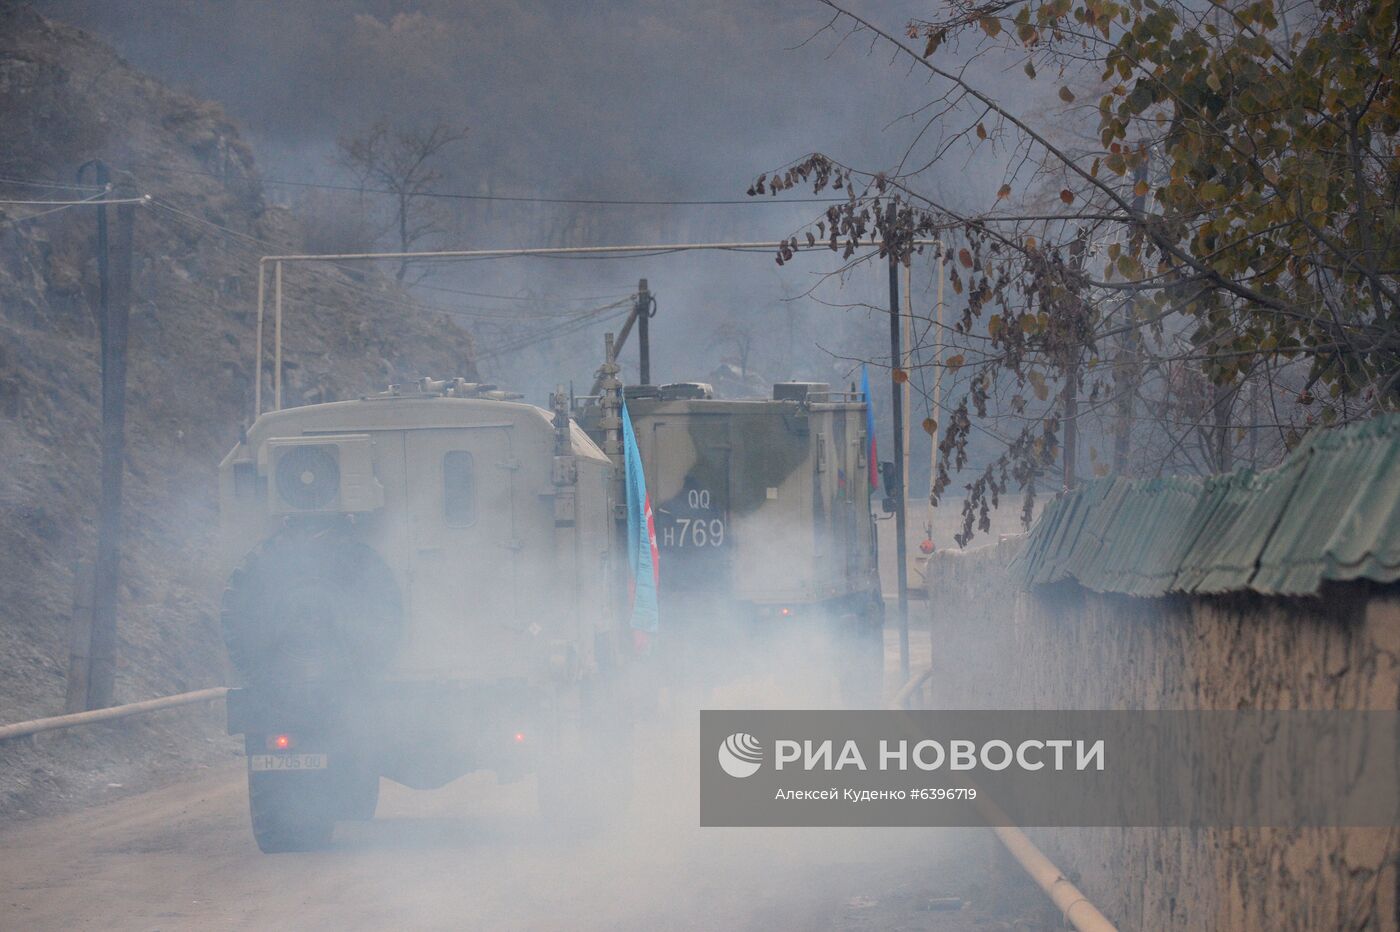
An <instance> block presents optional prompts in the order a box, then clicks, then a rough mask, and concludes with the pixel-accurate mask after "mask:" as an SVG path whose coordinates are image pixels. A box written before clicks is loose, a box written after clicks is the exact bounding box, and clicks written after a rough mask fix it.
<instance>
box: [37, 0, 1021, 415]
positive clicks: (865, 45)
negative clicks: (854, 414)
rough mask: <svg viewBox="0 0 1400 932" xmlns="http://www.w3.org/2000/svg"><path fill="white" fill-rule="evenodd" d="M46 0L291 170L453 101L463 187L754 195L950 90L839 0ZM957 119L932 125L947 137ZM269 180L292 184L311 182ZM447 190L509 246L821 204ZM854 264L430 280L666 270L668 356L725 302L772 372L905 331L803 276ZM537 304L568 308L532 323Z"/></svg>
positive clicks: (611, 277) (499, 284) (648, 232)
mask: <svg viewBox="0 0 1400 932" xmlns="http://www.w3.org/2000/svg"><path fill="white" fill-rule="evenodd" d="M36 5H37V6H38V8H39V9H40V10H41V11H42V12H44V13H46V14H47V15H50V16H52V17H55V18H58V19H62V20H65V21H68V22H71V23H73V24H75V25H78V26H81V27H83V28H87V29H89V30H91V31H93V32H95V33H97V34H99V35H101V36H103V37H104V38H106V39H107V40H108V41H110V42H112V43H113V44H114V45H115V46H116V48H117V49H118V51H119V52H120V53H121V54H122V55H123V56H125V57H126V58H127V59H128V60H129V61H131V62H132V63H133V64H134V65H136V66H137V67H139V68H141V69H143V70H146V71H148V72H151V73H152V74H155V75H156V76H158V77H160V78H162V79H163V80H165V81H167V82H169V83H171V84H173V85H175V86H177V87H180V88H183V89H187V90H189V91H191V92H193V93H195V94H197V95H199V96H201V97H206V98H209V99H212V100H216V101H219V102H220V103H222V104H223V105H224V106H225V107H226V109H227V110H228V111H229V112H230V113H231V114H232V115H233V116H234V117H235V118H236V119H237V120H238V121H239V122H240V123H241V124H242V125H243V126H244V127H246V132H247V135H248V137H249V139H250V141H251V142H252V143H253V145H254V147H255V150H256V152H257V154H258V159H259V164H260V166H261V170H262V172H263V174H264V176H265V177H268V178H272V179H284V180H320V181H331V180H338V181H345V180H347V176H346V175H345V174H344V173H343V170H341V169H338V168H337V167H336V166H335V165H334V163H333V160H332V155H333V153H334V150H335V141H336V139H337V137H339V136H344V135H348V134H353V133H355V132H357V131H358V130H359V129H361V128H362V127H364V126H365V125H366V124H368V123H370V122H371V121H373V120H375V119H378V118H388V119H390V120H392V121H396V122H412V121H414V120H421V119H432V118H436V117H442V118H444V119H447V120H449V121H451V122H453V123H456V124H461V125H466V126H469V127H470V132H469V136H468V139H467V142H466V143H465V144H464V145H463V146H462V147H461V148H460V149H458V150H457V151H455V152H454V153H453V155H452V157H451V158H450V159H449V160H448V162H447V165H446V169H447V177H445V178H444V179H443V180H442V182H441V183H440V187H441V188H442V189H444V190H451V191H458V192H467V193H492V194H498V195H499V194H515V195H519V194H526V195H536V196H538V195H543V196H562V197H585V198H617V197H631V198H661V199H699V200H712V199H734V198H742V197H743V193H744V190H745V188H747V187H748V185H749V183H750V182H751V181H752V179H753V178H754V177H755V176H756V175H757V174H758V173H759V172H762V171H765V170H769V169H772V168H775V167H779V166H781V165H783V164H785V163H787V162H789V161H791V160H793V159H795V158H798V157H800V156H802V155H804V154H806V153H808V152H811V151H813V150H821V151H824V152H826V153H828V154H831V155H833V156H835V157H837V158H839V159H841V160H843V161H845V162H847V163H850V164H853V165H856V166H858V167H862V168H869V169H873V170H878V169H883V168H888V167H890V166H892V165H893V164H894V163H895V162H896V161H897V160H898V158H899V156H900V155H901V154H902V153H903V151H904V149H905V147H906V146H907V145H908V143H909V140H910V139H911V138H912V136H913V135H914V132H915V129H916V127H915V124H914V123H913V122H912V121H911V120H909V119H901V117H902V116H904V115H906V114H908V113H909V112H910V111H912V110H914V109H916V108H917V107H919V106H920V105H922V104H923V103H925V102H926V101H927V100H928V99H929V98H930V97H931V96H933V95H934V93H935V91H934V90H932V89H931V87H930V85H929V84H928V82H927V80H926V79H925V78H924V76H923V75H922V74H920V73H917V72H915V71H911V70H910V68H909V67H908V65H907V63H905V64H891V59H892V56H891V55H890V53H889V51H888V50H887V49H885V48H881V47H877V46H873V45H872V41H871V37H870V36H869V35H868V34H866V35H863V36H854V37H846V38H842V37H843V36H844V35H845V32H846V29H845V28H844V27H843V28H841V29H840V30H839V31H826V32H824V33H821V34H817V33H819V32H820V31H821V29H822V27H823V25H824V24H825V23H826V22H827V21H828V20H829V19H830V18H831V17H830V13H829V11H828V10H827V9H826V8H825V7H823V6H821V5H820V4H818V3H815V2H805V0H792V2H780V3H768V4H755V3H751V2H741V0H716V2H706V3H693V2H668V3H655V2H652V3H648V2H635V0H623V2H616V3H610V4H579V3H573V2H560V0H546V2H534V3H513V2H508V0H476V2H471V3H461V2H445V0H425V2H419V3H392V2H387V0H335V2H332V0H307V2H297V3H270V2H261V0H221V2H214V0H142V2H139V3H138V2H111V0H44V2H39V3H37V4H36ZM853 8H855V9H858V10H859V11H860V12H861V13H862V14H863V15H866V16H868V17H869V18H871V19H873V20H875V21H878V22H879V23H881V24H882V25H884V26H885V27H886V28H889V29H890V30H891V31H894V32H896V33H898V32H899V31H900V29H901V28H902V26H903V25H904V23H906V22H907V21H908V19H909V17H910V16H911V15H919V14H922V15H929V14H930V10H931V8H930V7H929V5H927V4H918V3H892V2H878V3H876V2H859V3H856V4H853ZM814 34H816V35H815V37H814ZM940 54H941V55H956V54H957V52H956V50H951V49H950V50H948V51H946V52H943V53H940ZM992 73H993V72H989V74H992ZM1020 83H1024V82H1018V85H1019V84H1020ZM937 136H938V132H937V128H935V130H934V132H933V133H931V134H930V135H929V136H928V137H927V139H926V140H925V141H926V143H931V142H932V141H934V140H936V139H937ZM924 183H925V184H926V185H927V186H929V187H930V188H931V189H932V188H935V187H936V188H938V189H940V190H942V191H943V193H944V194H945V196H950V197H952V198H954V199H956V200H962V201H964V202H965V203H968V204H969V205H981V206H985V205H986V203H987V202H989V201H990V199H991V198H992V197H993V196H994V192H995V190H996V187H997V186H998V185H999V183H1000V174H999V171H998V169H997V167H996V163H995V159H989V158H987V157H986V154H985V153H984V154H982V155H981V156H980V157H979V158H978V159H977V160H975V161H973V162H971V163H969V162H968V161H967V160H966V158H965V157H960V158H959V159H958V160H956V162H953V161H950V162H949V163H948V164H946V165H944V164H940V166H939V167H938V168H937V170H936V171H935V172H933V173H931V174H930V175H929V176H928V177H927V178H926V180H925V182H924ZM268 190H269V194H270V196H272V197H274V198H277V199H280V200H284V201H295V200H296V199H297V198H298V197H301V196H303V195H304V193H305V189H297V188H281V187H277V186H270V187H269V189H268ZM797 193H799V192H794V195H795V194H797ZM443 206H444V207H445V208H447V209H448V210H449V211H450V212H451V214H452V216H451V220H450V223H451V226H452V231H451V233H450V234H449V235H448V236H447V237H445V242H450V243H451V244H452V245H460V246H492V247H495V246H515V245H519V246H531V245H555V244H559V243H561V242H568V243H570V244H579V243H586V244H598V243H637V242H647V243H665V242H685V241H713V240H745V241H751V240H772V239H776V238H784V237H786V236H787V235H789V234H791V233H793V232H794V231H795V230H796V229H797V228H799V227H800V226H801V224H802V223H804V222H805V221H808V220H810V219H811V218H813V217H815V216H816V215H817V214H819V212H820V207H819V206H818V205H812V204H806V205H803V204H791V203H782V204H779V205H776V206H755V205H751V204H746V205H739V206H727V205H726V206H674V207H655V206H649V207H637V206H591V205H590V206H568V205H538V204H519V203H502V202H480V201H451V202H445V203H444V204H443ZM838 265H839V262H838V261H837V260H836V259H835V258H834V257H832V256H829V255H827V254H820V255H812V256H806V257H803V258H802V259H800V260H799V261H798V262H796V263H794V264H792V265H790V266H788V267H787V268H785V269H778V268H776V266H775V265H774V263H773V261H772V258H771V256H767V255H741V256H735V255H727V254H726V255H711V256H698V255H694V254H691V255H674V256H667V257H655V258H649V259H645V260H642V259H636V260H629V261H572V262H570V261H563V260H551V261H520V260H515V261H510V262H493V263H473V264H471V265H470V266H462V267H457V268H449V269H443V270H440V271H438V272H437V273H436V274H435V275H434V277H433V278H432V279H430V280H429V281H428V282H427V283H426V284H429V285H433V286H437V287H439V288H448V287H450V288H468V289H470V290H475V291H481V292H490V293H504V294H511V295H515V294H521V293H525V292H529V293H531V294H544V295H550V296H558V297H560V298H578V299H580V300H579V301H577V302H576V304H575V306H577V307H587V306H590V304H589V302H588V301H586V300H582V299H585V298H590V297H592V296H598V295H613V294H619V293H625V292H627V291H630V290H631V289H632V288H633V287H635V284H636V281H637V279H638V278H639V277H647V278H648V279H649V280H650V282H651V285H652V287H653V288H654V289H655V290H656V291H657V292H658V293H659V295H660V300H661V316H660V317H659V318H658V320H657V322H656V324H655V325H654V334H655V337H654V340H655V363H654V365H653V369H654V371H655V373H656V376H657V378H658V380H661V381H669V380H676V379H686V378H704V377H705V376H706V375H707V374H708V373H709V372H710V370H711V369H713V367H714V366H715V365H716V364H717V363H718V362H719V361H720V360H721V359H722V358H724V357H725V356H726V355H732V353H733V347H732V345H729V344H728V343H727V342H726V341H725V340H724V339H723V338H721V337H716V332H717V331H720V330H721V329H722V328H723V327H724V326H725V325H726V324H728V325H730V326H731V327H732V326H734V325H737V326H738V327H739V328H741V329H748V330H751V331H753V332H755V333H756V334H757V335H758V339H757V341H756V343H757V348H756V350H755V353H754V357H755V358H754V364H755V366H756V367H757V368H759V369H760V370H761V371H763V373H764V374H765V375H767V376H768V377H770V378H788V377H814V376H815V377H818V378H829V379H833V380H836V381H840V380H842V379H843V378H846V377H849V374H850V372H851V369H852V363H851V362H849V361H844V360H841V359H834V358H833V357H859V356H866V357H871V358H873V357H875V356H877V355H879V354H881V353H883V352H885V351H886V349H887V347H888V342H887V341H888V330H887V325H886V324H885V322H884V320H883V319H881V318H880V317H879V316H878V315H871V314H869V313H868V312H866V311H859V310H857V311H851V310H842V309H840V308H833V307H829V306H823V305H822V304H820V303H818V302H815V301H812V300H798V301H793V300H790V299H792V298H793V297H794V296H800V295H801V294H802V293H803V292H804V291H805V290H806V289H808V288H809V287H810V286H811V285H812V284H813V282H814V281H815V280H816V277H817V276H818V275H819V274H820V273H823V272H827V271H830V270H832V269H834V268H836V267H837V266H838ZM877 273H878V274H877ZM929 273H930V268H928V267H927V266H926V267H924V268H916V278H915V280H916V283H918V284H919V285H920V288H919V290H918V291H917V292H916V304H919V303H922V304H923V305H924V306H927V305H928V304H929V303H931V300H932V298H931V292H930V290H929V289H928V287H927V285H928V281H929ZM820 294H821V296H822V297H823V298H824V299H825V300H826V301H828V302H831V303H834V304H845V303H851V302H857V301H868V302H871V303H881V304H883V303H884V301H885V276H884V275H883V273H882V272H880V270H873V271H866V270H861V271H858V272H857V273H855V274H854V275H852V276H851V277H850V278H849V279H848V280H847V282H846V283H845V285H844V286H842V287H837V285H836V284H835V283H829V284H828V285H827V286H825V287H824V288H823V289H822V291H821V292H820ZM421 297H422V299H423V300H426V301H433V302H445V303H467V302H469V303H472V304H474V305H482V304H488V305H489V304H491V302H490V301H489V300H488V299H466V298H461V297H457V296H453V295H451V294H450V293H447V292H442V291H438V292H433V291H430V290H424V291H423V292H422V293H421ZM503 306H507V307H510V306H513V305H510V304H509V303H506V304H505V305H503ZM495 326H496V325H493V324H487V323H482V324H481V325H480V326H479V327H478V328H477V329H478V333H479V336H480V338H481V342H482V344H483V345H486V346H490V345H491V344H492V343H493V342H494V343H499V342H501V341H503V340H505V339H506V338H507V336H508V335H507V334H502V333H499V332H497V331H496V330H494V329H493V328H494V327H495ZM532 326H535V325H532ZM539 326H547V325H538V326H536V329H535V330H534V331H530V330H529V328H528V327H527V328H526V329H527V331H529V332H538V330H539ZM614 326H615V324H614ZM603 329H605V325H598V326H595V327H590V328H584V329H583V330H582V331H580V332H579V333H577V334H575V335H573V336H572V337H569V338H563V339H560V340H558V341H557V342H556V343H554V344H551V345H547V346H544V347H542V348H535V349H532V350H529V351H526V352H524V353H520V354H516V355H515V356H513V357H508V358H506V359H496V360H486V361H484V364H483V367H482V368H483V370H484V371H486V372H487V373H488V374H489V375H491V376H492V377H495V378H497V379H499V380H500V381H502V382H509V383H510V384H512V385H514V386H518V387H521V388H525V389H526V390H528V391H530V392H531V396H532V397H533V398H535V399H536V400H539V399H538V397H536V396H539V395H542V393H543V392H544V391H545V390H546V389H547V388H548V387H549V386H551V385H552V384H553V383H555V382H556V381H568V380H573V381H575V382H585V383H586V381H587V380H588V379H589V377H590V376H591V374H592V371H593V369H594V368H595V367H596V365H597V362H598V358H597V357H598V356H599V354H600V352H601V350H600V343H601V332H602V330H603ZM633 377H635V376H633ZM878 381H879V380H877V382H878ZM920 416H922V415H920Z"/></svg>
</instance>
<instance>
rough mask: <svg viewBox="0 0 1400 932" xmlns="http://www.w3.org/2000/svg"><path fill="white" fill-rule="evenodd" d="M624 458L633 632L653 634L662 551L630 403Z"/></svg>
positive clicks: (624, 432)
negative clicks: (630, 413) (658, 543)
mask: <svg viewBox="0 0 1400 932" xmlns="http://www.w3.org/2000/svg"><path fill="white" fill-rule="evenodd" d="M622 455H623V462H624V464H625V466H626V483H625V484H626V486H627V566H628V569H630V570H631V586H630V589H631V597H632V613H631V615H632V628H633V630H635V631H638V632H646V633H647V634H650V633H652V632H655V631H656V626H657V621H658V620H659V618H660V607H659V605H658V600H657V591H658V590H659V589H660V588H661V560H660V556H661V554H660V551H659V549H658V548H657V546H656V521H655V519H654V518H653V516H652V513H651V496H650V495H648V494H647V477H646V474H645V473H644V472H643V471H642V453H641V450H640V449H638V447H637V435H636V434H635V433H634V432H633V430H632V417H631V415H629V414H628V413H627V402H626V401H624V402H623V403H622Z"/></svg>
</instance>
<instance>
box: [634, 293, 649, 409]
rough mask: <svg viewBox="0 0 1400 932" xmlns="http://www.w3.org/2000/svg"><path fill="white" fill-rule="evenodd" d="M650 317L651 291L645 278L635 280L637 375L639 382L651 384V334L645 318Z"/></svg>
mask: <svg viewBox="0 0 1400 932" xmlns="http://www.w3.org/2000/svg"><path fill="white" fill-rule="evenodd" d="M650 317H651V292H650V291H648V290H647V280H646V279H645V278H644V279H642V280H641V281H639V282H637V352H638V353H639V354H640V355H641V357H642V358H641V366H640V371H639V372H638V375H640V376H641V384H643V385H650V384H651V334H650V332H649V331H648V330H647V320H648V319H649V318H650Z"/></svg>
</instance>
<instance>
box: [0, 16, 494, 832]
mask: <svg viewBox="0 0 1400 932" xmlns="http://www.w3.org/2000/svg"><path fill="white" fill-rule="evenodd" d="M0 126H3V127H4V130H5V142H4V143H3V144H2V145H0V179H4V180H2V181H0V200H6V201H13V200H22V199H30V200H64V199H71V198H73V197H74V196H89V195H90V194H91V192H88V191H79V190H76V189H73V188H68V187H50V186H45V184H46V183H53V184H63V185H71V184H72V183H73V180H74V178H75V173H76V171H77V169H78V166H79V165H81V164H82V163H84V162H86V161H87V160H89V159H93V158H101V159H103V160H105V161H106V162H107V163H108V164H109V165H110V166H111V167H112V170H113V175H114V179H119V180H123V181H126V182H129V184H130V185H131V186H132V188H134V189H135V190H136V191H138V192H140V193H142V194H149V195H151V200H150V202H149V203H148V204H147V205H145V206H142V207H140V208H138V210H137V219H136V232H135V254H136V259H135V272H134V280H133V291H132V302H131V325H130V331H131V332H130V363H129V366H130V370H129V377H128V415H127V417H128V428H127V442H128V446H127V451H128V454H127V455H128V459H127V473H126V512H125V515H126V518H125V520H126V537H125V542H124V547H123V557H122V558H123V585H122V590H121V603H120V620H119V625H120V631H119V637H120V656H119V667H118V672H117V685H116V694H117V699H118V701H127V700H132V699H137V698H145V697H150V696H156V695H162V694H166V693H171V692H178V691H181V690H186V689H194V688H198V687H202V686H207V685H212V684H218V683H222V682H224V681H225V676H226V671H225V668H224V659H223V648H222V642H221V638H220V634H219V631H218V627H217V619H216V611H215V605H216V600H217V596H218V592H219V590H220V587H221V581H220V580H218V579H216V578H214V573H213V571H212V567H211V560H210V556H211V552H212V548H211V543H212V537H213V533H214V528H215V523H216V518H217V504H216V499H215V467H216V464H217V462H218V460H219V458H220V457H221V456H222V454H223V453H224V452H225V451H226V450H227V449H228V448H229V447H230V446H231V444H232V443H233V442H234V440H235V439H236V437H237V434H238V431H239V429H240V427H241V425H242V424H243V423H244V422H245V421H246V420H247V418H248V416H249V414H250V412H251V408H252V376H251V371H252V365H253V363H252V358H253V333H254V316H255V306H256V305H255V297H256V277H255V272H256V268H257V259H258V257H259V256H260V255H264V254H268V253H278V252H295V251H299V249H300V246H301V232H300V229H299V225H298V221H297V218H296V217H295V216H293V215H291V214H290V213H289V212H288V211H286V210H285V209H281V208H275V207H270V206H269V205H268V204H267V202H266V201H265V200H264V198H263V194H262V190H261V188H260V185H259V183H258V179H257V171H256V167H255V162H254V158H253V154H252V152H251V151H250V149H249V147H248V146H247V145H245V144H244V143H243V142H242V141H241V139H240V136H239V131H238V128H237V127H236V126H234V125H233V123H232V122H231V121H230V120H229V119H228V118H227V117H226V116H225V115H224V114H223V112H222V111H221V110H220V108H219V107H218V106H217V105H215V104H212V103H208V102H205V101H199V100H195V99H192V98H190V97H188V96H185V95H183V94H180V93H178V92H176V91H174V90H171V89H170V88H167V87H165V86H162V85H161V84H160V83H158V82H157V81H155V80H153V79H151V78H150V77H147V76H145V75H142V74H140V73H138V72H137V71H135V70H134V69H132V68H131V67H130V66H128V65H127V64H126V63H125V62H123V61H122V60H121V59H120V58H119V57H118V56H117V55H116V54H115V53H114V52H113V51H112V50H111V49H109V48H108V47H106V46H105V45H103V44H102V43H100V42H98V41H97V40H95V39H93V38H92V37H90V36H88V35H86V34H84V33H82V32H80V31H78V30H76V29H73V28H70V27H67V26H63V25H61V24H58V23H54V22H50V21H48V20H45V19H43V18H42V17H40V16H39V15H38V14H36V13H34V12H33V11H31V10H29V9H28V8H27V7H24V6H0ZM87 180H88V181H90V180H91V176H89V177H88V179H87ZM50 210H51V208H50V207H47V206H37V205H31V206H22V205H20V206H16V205H10V206H5V205H0V455H3V464H4V465H3V468H0V722H3V721H16V720H20V719H27V718H32V717H35V716H41V715H49V714H54V713H56V712H59V711H61V709H62V704H63V694H64V676H65V670H66V665H67V654H68V643H67V639H68V618H69V615H70V610H71V603H72V597H73V568H74V565H75V563H76V561H78V560H80V559H91V557H92V554H93V550H94V545H95V537H96V528H95V517H96V499H97V490H98V426H99V402H100V382H99V374H98V329H97V323H96V316H95V304H96V300H95V294H96V264H95V260H94V237H93V228H94V223H95V218H94V212H95V211H94V209H93V208H88V207H75V208H67V209H59V210H56V211H52V212H46V213H42V214H40V212H41V211H50ZM286 305H287V325H286V326H287V360H288V369H287V374H288V395H289V399H290V402H291V403H299V402H300V401H304V400H318V399H321V398H336V397H353V396H354V395H356V394H359V393H362V392H365V391H369V390H373V389H375V388H376V387H382V385H383V383H385V382H386V381H389V380H400V379H407V378H413V377H417V376H419V375H424V374H434V375H465V376H469V377H470V376H473V375H474V367H473V363H472V343H471V339H470V336H469V335H468V334H467V333H466V332H465V331H463V330H462V329H460V328H459V327H457V326H456V325H454V324H453V323H452V322H451V321H450V320H448V319H447V318H445V317H444V316H443V315H441V314H440V313H436V312H428V311H425V310H422V309H420V308H418V307H415V306H414V305H413V304H412V302H411V301H409V300H408V299H407V297H406V296H405V295H404V294H403V293H402V292H401V291H398V290H396V289H395V288H394V287H392V283H390V282H389V281H388V280H386V279H384V278H381V277H379V276H378V275H377V273H376V272H375V271H374V270H372V269H367V268H359V269H355V268H345V269H342V268H337V267H331V266H318V267H315V268H312V267H310V266H297V267H294V268H289V269H288V272H287V277H286ZM17 754H18V752H16V751H13V750H11V749H9V748H0V768H3V767H5V766H8V765H10V764H12V763H13V761H14V760H16V759H17V758H16V755H17ZM4 792H5V787H4V786H3V785H0V800H2V799H3V797H4ZM0 808H3V807H0Z"/></svg>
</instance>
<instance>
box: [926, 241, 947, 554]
mask: <svg viewBox="0 0 1400 932" xmlns="http://www.w3.org/2000/svg"><path fill="white" fill-rule="evenodd" d="M943 282H944V277H943V244H942V243H939V244H938V307H937V310H936V311H935V312H934V325H933V332H934V336H933V434H932V436H931V437H930V440H931V441H932V442H931V444H930V446H929V454H928V516H927V517H926V518H925V519H924V532H925V534H926V535H927V537H928V539H929V540H933V488H934V483H935V482H937V481H938V432H939V431H940V430H942V429H943V407H942V403H943Z"/></svg>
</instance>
